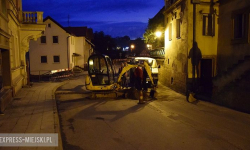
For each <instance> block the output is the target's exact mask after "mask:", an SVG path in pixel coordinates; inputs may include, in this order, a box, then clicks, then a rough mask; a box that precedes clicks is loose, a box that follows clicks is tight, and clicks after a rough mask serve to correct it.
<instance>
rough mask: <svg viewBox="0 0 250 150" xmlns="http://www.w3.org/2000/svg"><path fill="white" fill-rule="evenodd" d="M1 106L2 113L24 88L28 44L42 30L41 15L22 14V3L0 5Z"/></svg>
mask: <svg viewBox="0 0 250 150" xmlns="http://www.w3.org/2000/svg"><path fill="white" fill-rule="evenodd" d="M0 8H1V9H0V85H1V93H0V95H1V96H0V97H1V99H0V102H1V103H0V105H1V110H0V111H3V110H4V109H5V107H6V106H7V104H8V103H9V102H10V101H11V99H12V96H14V95H15V94H16V93H17V92H18V91H19V90H20V89H21V88H22V87H23V86H25V85H26V84H27V81H28V80H27V78H28V75H27V68H26V67H27V65H26V53H27V52H28V50H29V41H30V40H31V39H34V40H36V39H37V38H39V37H40V36H41V34H42V32H43V31H44V30H45V25H44V24H43V12H24V11H22V1H21V0H1V1H0Z"/></svg>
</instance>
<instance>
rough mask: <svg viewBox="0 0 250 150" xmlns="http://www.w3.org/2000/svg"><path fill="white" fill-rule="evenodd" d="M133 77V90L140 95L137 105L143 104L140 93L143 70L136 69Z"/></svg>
mask: <svg viewBox="0 0 250 150" xmlns="http://www.w3.org/2000/svg"><path fill="white" fill-rule="evenodd" d="M134 75H135V88H136V90H137V91H138V92H139V95H140V96H139V103H138V104H144V101H143V93H142V82H143V70H142V68H141V67H140V66H138V67H136V69H135V71H134Z"/></svg>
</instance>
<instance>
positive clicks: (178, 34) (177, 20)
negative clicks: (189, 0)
mask: <svg viewBox="0 0 250 150" xmlns="http://www.w3.org/2000/svg"><path fill="white" fill-rule="evenodd" d="M176 38H181V21H180V19H176Z"/></svg>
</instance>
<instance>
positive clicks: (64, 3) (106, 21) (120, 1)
mask: <svg viewBox="0 0 250 150" xmlns="http://www.w3.org/2000/svg"><path fill="white" fill-rule="evenodd" d="M163 6H164V0H23V11H43V12H44V14H43V17H44V18H45V17H47V16H51V17H52V18H53V19H55V20H56V21H57V22H58V23H60V24H61V25H62V26H65V27H66V26H68V15H69V18H70V19H69V26H72V27H73V26H87V27H88V28H92V29H93V30H94V32H95V31H104V33H105V34H108V35H111V36H112V37H117V36H125V35H128V36H129V37H130V38H131V39H135V38H138V37H142V36H143V33H144V32H145V29H146V27H147V23H148V19H149V18H152V17H154V15H156V13H157V12H158V11H159V10H160V9H161V8H162V7H163Z"/></svg>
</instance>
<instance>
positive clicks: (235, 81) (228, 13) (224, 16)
mask: <svg viewBox="0 0 250 150" xmlns="http://www.w3.org/2000/svg"><path fill="white" fill-rule="evenodd" d="M219 14H220V15H219V36H218V50H217V51H218V52H217V66H218V67H217V68H218V69H217V76H216V77H215V78H214V79H213V85H214V93H213V99H212V101H213V102H215V103H218V104H221V105H226V106H228V107H231V108H234V109H238V110H241V111H244V112H248V113H250V101H249V94H248V93H249V89H250V80H249V79H250V44H249V42H250V24H249V21H250V20H249V17H250V16H249V14H250V1H249V0H220V13H219Z"/></svg>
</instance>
